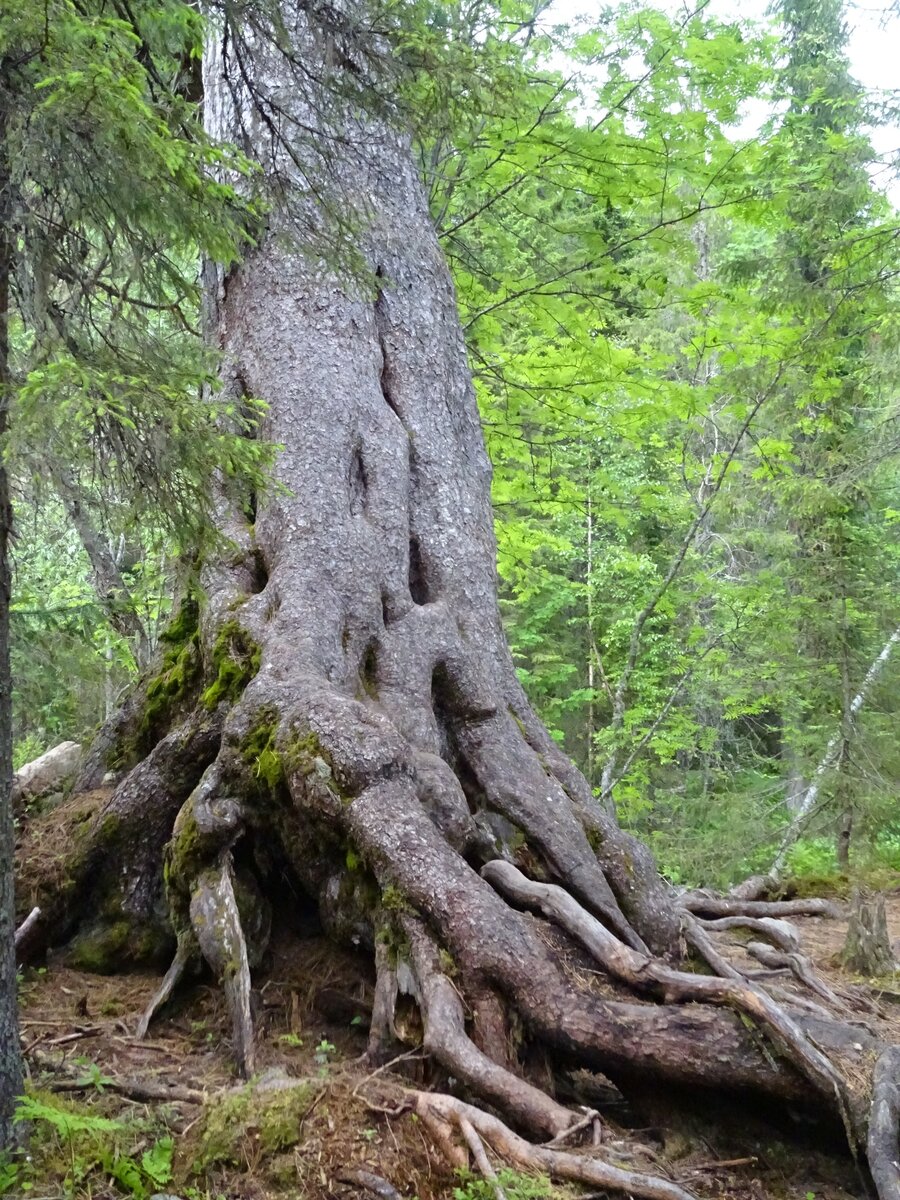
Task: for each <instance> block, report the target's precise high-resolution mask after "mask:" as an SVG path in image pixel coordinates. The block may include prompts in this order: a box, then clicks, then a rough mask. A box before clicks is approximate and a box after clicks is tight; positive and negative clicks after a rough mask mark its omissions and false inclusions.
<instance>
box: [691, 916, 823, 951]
mask: <svg viewBox="0 0 900 1200" xmlns="http://www.w3.org/2000/svg"><path fill="white" fill-rule="evenodd" d="M703 927H704V929H710V930H712V931H714V932H716V933H718V932H720V931H721V930H725V929H749V930H751V931H752V932H753V933H758V934H759V935H760V936H761V937H764V938H765V939H766V941H768V942H771V943H772V944H773V945H775V946H777V947H778V948H779V950H784V951H785V953H786V954H796V953H798V952H799V950H800V938H799V936H798V934H797V930H796V928H795V927H794V926H793V925H791V924H790V922H789V921H783V920H779V919H778V918H777V917H750V916H740V917H711V918H709V919H706V920H704V921H703Z"/></svg>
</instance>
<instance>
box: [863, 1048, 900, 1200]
mask: <svg viewBox="0 0 900 1200" xmlns="http://www.w3.org/2000/svg"><path fill="white" fill-rule="evenodd" d="M867 1152H868V1159H869V1170H870V1171H871V1172H872V1178H873V1180H874V1181H875V1187H876V1188H877V1190H878V1196H879V1200H900V1049H898V1048H897V1047H895V1046H892V1047H891V1048H890V1049H888V1050H885V1051H884V1052H883V1053H882V1054H881V1056H880V1057H879V1059H878V1062H877V1064H876V1066H875V1074H874V1077H873V1095H872V1111H871V1113H870V1114H869V1137H868V1146H867Z"/></svg>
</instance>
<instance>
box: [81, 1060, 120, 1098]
mask: <svg viewBox="0 0 900 1200" xmlns="http://www.w3.org/2000/svg"><path fill="white" fill-rule="evenodd" d="M75 1063H76V1065H77V1066H79V1067H84V1068H85V1069H84V1071H83V1073H82V1074H81V1075H79V1076H78V1080H77V1083H78V1085H79V1086H80V1087H92V1088H96V1089H97V1091H98V1092H102V1091H103V1089H104V1088H107V1087H109V1085H110V1084H111V1083H112V1079H111V1078H110V1077H109V1076H108V1075H104V1074H103V1072H102V1071H101V1070H100V1068H99V1067H98V1066H97V1064H96V1063H95V1062H91V1061H90V1059H87V1058H76V1060H75Z"/></svg>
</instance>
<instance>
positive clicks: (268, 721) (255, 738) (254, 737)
mask: <svg viewBox="0 0 900 1200" xmlns="http://www.w3.org/2000/svg"><path fill="white" fill-rule="evenodd" d="M277 734H278V712H277V710H276V709H275V708H271V707H267V708H263V709H260V711H259V712H258V713H257V714H256V718H255V720H254V722H253V725H252V726H251V727H250V729H249V730H248V731H247V733H246V734H245V735H244V737H243V738H242V739H241V742H240V746H239V747H238V749H239V752H240V755H241V758H242V759H243V761H244V762H245V763H246V765H247V767H248V769H249V771H250V774H251V776H252V779H253V781H254V783H255V785H256V786H257V787H259V788H260V789H262V790H264V791H269V792H272V791H275V789H276V788H277V787H278V786H279V784H281V782H282V781H283V779H284V764H283V763H282V759H281V755H280V753H279V752H278V750H276V748H275V739H276V736H277Z"/></svg>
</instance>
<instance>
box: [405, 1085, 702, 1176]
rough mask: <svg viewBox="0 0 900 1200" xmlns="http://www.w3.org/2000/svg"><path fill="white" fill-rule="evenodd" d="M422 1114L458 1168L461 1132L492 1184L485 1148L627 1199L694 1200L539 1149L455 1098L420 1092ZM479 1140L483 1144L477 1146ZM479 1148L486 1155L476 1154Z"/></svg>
mask: <svg viewBox="0 0 900 1200" xmlns="http://www.w3.org/2000/svg"><path fill="white" fill-rule="evenodd" d="M416 1112H417V1114H418V1116H419V1117H420V1119H421V1120H422V1121H423V1123H424V1124H425V1125H426V1126H427V1127H428V1130H429V1132H430V1133H431V1134H432V1136H433V1137H434V1138H435V1141H436V1142H437V1144H438V1145H440V1146H442V1147H444V1148H445V1153H447V1155H448V1157H449V1158H450V1161H451V1163H452V1164H453V1165H454V1166H459V1165H460V1159H459V1155H458V1153H454V1151H453V1150H452V1149H451V1147H452V1132H453V1130H454V1129H456V1130H458V1131H459V1133H461V1134H462V1136H463V1138H464V1139H465V1140H466V1142H467V1145H468V1146H469V1147H470V1149H472V1151H473V1158H474V1159H475V1163H476V1166H478V1167H479V1169H480V1170H481V1171H482V1174H485V1175H486V1177H487V1178H488V1179H492V1178H493V1179H494V1181H496V1173H495V1172H494V1170H493V1167H491V1166H490V1164H488V1166H487V1169H485V1166H484V1161H485V1159H486V1155H484V1143H486V1144H487V1145H489V1146H490V1147H491V1149H492V1150H493V1151H494V1153H495V1154H497V1155H498V1156H499V1157H500V1158H501V1159H502V1160H504V1161H506V1162H510V1163H514V1164H515V1165H516V1166H518V1167H521V1168H523V1169H524V1170H526V1171H535V1172H541V1173H543V1174H546V1175H549V1176H550V1178H551V1179H556V1180H562V1179H565V1180H570V1181H572V1182H575V1183H584V1184H588V1185H589V1186H591V1187H598V1188H605V1189H609V1190H610V1191H613V1192H622V1193H624V1194H625V1195H627V1196H635V1197H641V1198H642V1200H694V1197H693V1196H692V1194H691V1193H690V1192H687V1191H685V1190H684V1189H683V1188H681V1187H679V1186H678V1185H677V1184H675V1183H672V1182H671V1181H670V1180H668V1179H663V1178H661V1177H658V1176H653V1175H644V1174H642V1173H640V1172H637V1171H625V1170H623V1169H621V1168H620V1167H615V1166H613V1165H612V1164H611V1163H608V1162H604V1161H603V1160H602V1159H600V1158H595V1157H593V1156H592V1155H588V1154H575V1153H573V1152H571V1151H567V1150H558V1149H555V1148H553V1147H549V1146H535V1145H533V1144H532V1143H531V1142H527V1141H526V1140H525V1139H524V1138H521V1137H519V1136H518V1134H516V1133H513V1131H512V1130H511V1129H510V1128H509V1127H508V1126H507V1125H504V1124H503V1122H502V1121H500V1120H499V1119H498V1118H497V1117H494V1116H491V1115H490V1114H488V1113H486V1112H483V1111H482V1110H481V1109H479V1108H476V1107H474V1106H473V1105H471V1104H466V1103H465V1102H464V1101H462V1100H458V1099H456V1097H455V1096H447V1095H443V1094H439V1093H434V1092H420V1093H419V1094H418V1096H417V1098H416ZM467 1133H468V1136H467ZM473 1135H474V1137H473ZM475 1138H477V1139H478V1141H477V1142H476V1141H475V1140H474V1139H475ZM479 1145H480V1146H481V1149H480V1152H476V1147H477V1146H479ZM482 1155H484V1158H482ZM479 1160H481V1161H479Z"/></svg>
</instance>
